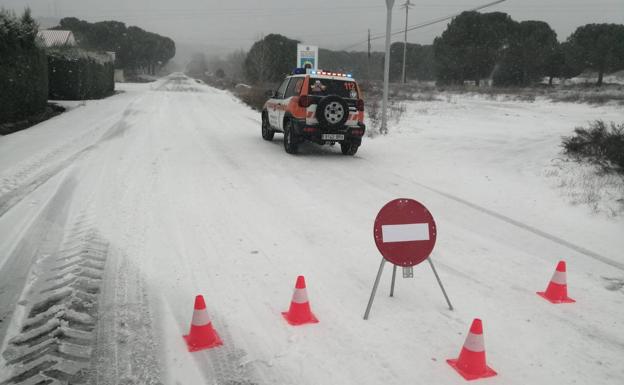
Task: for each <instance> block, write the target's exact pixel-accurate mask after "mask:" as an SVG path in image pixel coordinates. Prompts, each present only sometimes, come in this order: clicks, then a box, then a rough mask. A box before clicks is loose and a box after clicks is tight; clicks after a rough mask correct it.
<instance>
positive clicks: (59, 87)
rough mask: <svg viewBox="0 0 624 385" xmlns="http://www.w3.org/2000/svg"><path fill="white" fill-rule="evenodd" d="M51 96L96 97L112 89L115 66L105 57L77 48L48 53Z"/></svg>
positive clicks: (102, 95) (76, 98)
mask: <svg viewBox="0 0 624 385" xmlns="http://www.w3.org/2000/svg"><path fill="white" fill-rule="evenodd" d="M48 77H49V85H50V99H57V100H85V99H99V98H103V97H106V96H108V95H111V94H112V93H113V92H114V91H115V68H114V63H113V61H112V60H111V59H110V58H108V57H107V56H104V55H100V54H96V53H93V52H87V51H83V50H80V49H76V48H64V49H52V50H49V52H48Z"/></svg>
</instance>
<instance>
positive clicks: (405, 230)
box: [381, 223, 429, 243]
mask: <svg viewBox="0 0 624 385" xmlns="http://www.w3.org/2000/svg"><path fill="white" fill-rule="evenodd" d="M381 236H382V238H383V242H384V243H389V242H409V241H428V240H429V224H428V223H410V224H406V225H382V226H381Z"/></svg>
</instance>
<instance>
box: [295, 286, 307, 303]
mask: <svg viewBox="0 0 624 385" xmlns="http://www.w3.org/2000/svg"><path fill="white" fill-rule="evenodd" d="M292 301H293V302H294V303H306V302H308V292H307V291H306V289H305V288H304V289H295V291H294V292H293V297H292Z"/></svg>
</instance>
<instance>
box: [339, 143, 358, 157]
mask: <svg viewBox="0 0 624 385" xmlns="http://www.w3.org/2000/svg"><path fill="white" fill-rule="evenodd" d="M359 147H360V146H358V145H357V144H353V143H340V150H341V151H342V154H343V155H355V153H356V152H357V150H358V148H359Z"/></svg>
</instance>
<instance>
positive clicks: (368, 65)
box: [366, 29, 371, 82]
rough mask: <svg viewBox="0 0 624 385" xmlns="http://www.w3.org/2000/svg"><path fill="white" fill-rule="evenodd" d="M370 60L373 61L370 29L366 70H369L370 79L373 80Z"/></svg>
mask: <svg viewBox="0 0 624 385" xmlns="http://www.w3.org/2000/svg"><path fill="white" fill-rule="evenodd" d="M370 61H371V42H370V29H369V30H368V56H367V62H366V71H367V72H368V79H367V80H368V81H369V82H370V80H371V71H370Z"/></svg>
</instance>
